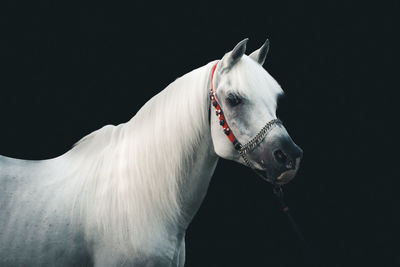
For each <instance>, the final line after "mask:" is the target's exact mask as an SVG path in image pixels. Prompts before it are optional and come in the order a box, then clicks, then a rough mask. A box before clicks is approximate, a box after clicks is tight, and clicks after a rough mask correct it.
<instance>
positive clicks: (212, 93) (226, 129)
mask: <svg viewBox="0 0 400 267" xmlns="http://www.w3.org/2000/svg"><path fill="white" fill-rule="evenodd" d="M217 65H218V62H217V63H215V65H214V67H213V68H212V72H211V91H210V99H211V101H212V105H213V106H214V107H215V114H217V116H218V118H219V124H220V125H221V127H222V128H223V129H224V133H225V134H226V136H227V137H228V138H229V140H230V141H231V142H232V144H233V145H234V147H235V149H236V150H239V149H240V148H241V147H242V145H241V144H240V142H239V141H238V140H237V139H236V137H235V135H234V134H233V132H232V130H231V129H230V128H229V125H228V122H227V121H226V119H225V116H224V113H223V112H222V109H221V106H220V104H219V102H218V99H217V96H216V95H215V91H214V82H213V79H214V72H215V69H216V68H217Z"/></svg>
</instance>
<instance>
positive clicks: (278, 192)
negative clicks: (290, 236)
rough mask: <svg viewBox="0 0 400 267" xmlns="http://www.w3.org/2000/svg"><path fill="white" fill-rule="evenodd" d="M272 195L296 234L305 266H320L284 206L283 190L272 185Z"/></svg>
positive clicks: (278, 186) (286, 207)
mask: <svg viewBox="0 0 400 267" xmlns="http://www.w3.org/2000/svg"><path fill="white" fill-rule="evenodd" d="M272 191H273V193H274V195H275V196H276V198H277V199H278V201H279V204H280V206H281V209H282V211H283V213H284V214H285V215H286V217H287V218H288V221H289V222H290V224H291V226H292V228H293V230H294V231H295V232H296V234H297V237H298V238H299V240H301V243H302V247H303V255H304V260H305V261H307V262H306V263H307V266H315V267H317V266H321V265H320V264H319V263H318V261H317V257H316V255H315V254H314V253H313V252H312V250H311V247H310V246H309V245H308V243H307V241H306V239H305V238H304V235H303V233H302V232H301V231H300V228H299V226H298V225H297V223H296V221H295V220H294V218H293V216H292V215H291V214H290V212H289V206H288V205H287V204H286V202H285V199H284V196H283V189H282V186H281V185H276V184H274V185H273V190H272Z"/></svg>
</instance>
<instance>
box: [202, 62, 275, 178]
mask: <svg viewBox="0 0 400 267" xmlns="http://www.w3.org/2000/svg"><path fill="white" fill-rule="evenodd" d="M217 65H218V62H217V63H215V65H214V67H213V68H212V72H211V89H210V100H211V103H212V105H213V106H214V108H215V114H216V115H217V116H218V119H219V124H220V125H221V127H222V129H223V131H224V133H225V134H226V136H227V137H228V139H229V141H231V143H232V144H233V146H234V147H235V149H236V150H237V151H238V152H239V154H240V156H241V157H242V158H243V160H244V162H245V163H246V165H247V166H248V167H250V168H251V169H252V170H253V171H254V172H255V173H256V174H257V175H258V176H260V177H261V178H262V179H264V180H266V181H269V182H272V183H274V181H272V180H271V179H268V178H267V177H265V176H264V175H261V174H260V173H258V172H257V171H256V168H255V167H254V165H253V164H252V163H251V162H250V160H249V159H248V158H247V156H246V154H247V153H249V152H250V151H252V150H253V149H254V148H255V147H257V146H258V145H259V144H260V143H261V142H262V141H263V140H264V138H265V137H266V135H267V134H268V132H269V130H270V129H271V128H272V127H273V126H274V125H277V124H281V123H282V122H281V121H280V120H279V119H273V120H271V121H269V122H267V123H266V124H265V126H264V127H263V128H262V129H261V130H260V131H259V132H258V133H257V134H256V136H255V137H253V138H252V139H251V140H250V141H248V142H247V143H246V144H244V145H242V144H241V143H240V142H239V141H238V140H237V138H236V136H235V135H234V134H233V132H232V130H231V129H230V128H229V125H228V122H227V121H226V118H225V116H224V112H223V111H222V108H221V105H220V104H219V102H218V99H217V96H216V94H215V90H214V73H215V70H216V68H217Z"/></svg>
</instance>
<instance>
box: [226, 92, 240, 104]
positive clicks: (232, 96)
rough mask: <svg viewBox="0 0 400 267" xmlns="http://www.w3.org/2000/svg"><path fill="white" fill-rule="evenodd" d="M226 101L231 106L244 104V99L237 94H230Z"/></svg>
mask: <svg viewBox="0 0 400 267" xmlns="http://www.w3.org/2000/svg"><path fill="white" fill-rule="evenodd" d="M226 101H227V102H228V103H229V105H231V106H237V105H239V104H241V103H242V99H241V98H240V97H239V96H238V95H235V94H229V95H228V97H227V98H226Z"/></svg>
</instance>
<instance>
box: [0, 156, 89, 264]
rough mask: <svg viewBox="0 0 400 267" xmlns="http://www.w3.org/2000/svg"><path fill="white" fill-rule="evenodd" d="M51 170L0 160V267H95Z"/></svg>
mask: <svg viewBox="0 0 400 267" xmlns="http://www.w3.org/2000/svg"><path fill="white" fill-rule="evenodd" d="M50 166H51V161H28V160H18V159H12V158H7V157H3V156H0V266H91V265H92V264H91V260H90V256H89V252H88V247H87V244H86V243H85V240H84V237H83V234H82V233H83V231H82V230H81V229H80V228H79V223H73V222H72V221H71V216H70V215H71V214H70V213H69V211H71V204H70V203H71V202H72V201H68V200H67V199H66V196H65V195H64V193H63V190H62V184H59V183H58V184H57V183H52V182H51V179H52V177H51V174H52V172H51V171H50V170H49V167H50ZM50 169H51V168H50Z"/></svg>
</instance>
